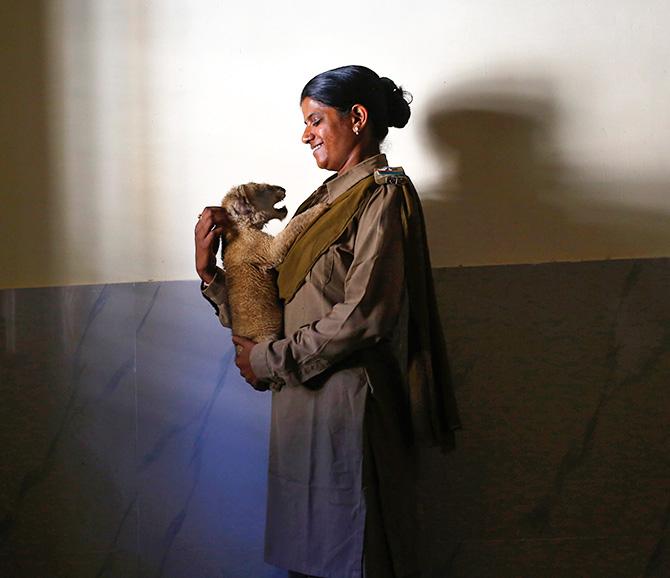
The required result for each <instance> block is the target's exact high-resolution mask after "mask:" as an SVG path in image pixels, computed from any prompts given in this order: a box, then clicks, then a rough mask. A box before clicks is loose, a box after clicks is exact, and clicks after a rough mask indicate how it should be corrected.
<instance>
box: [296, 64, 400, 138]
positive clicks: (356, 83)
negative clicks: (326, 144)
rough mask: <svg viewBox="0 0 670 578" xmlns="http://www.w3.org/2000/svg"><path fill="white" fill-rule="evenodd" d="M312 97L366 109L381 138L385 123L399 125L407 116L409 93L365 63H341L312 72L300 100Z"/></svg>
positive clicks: (337, 105) (341, 108)
mask: <svg viewBox="0 0 670 578" xmlns="http://www.w3.org/2000/svg"><path fill="white" fill-rule="evenodd" d="M305 98H312V99H314V100H317V101H319V102H320V103H322V104H325V105H326V106H332V107H333V108H336V109H337V110H339V111H340V112H342V113H347V112H349V111H350V110H351V107H352V106H354V105H355V104H362V105H363V106H364V107H365V108H367V109H368V114H369V118H370V122H371V124H372V130H373V131H374V134H375V136H376V137H377V138H378V139H379V140H380V141H382V140H384V138H385V137H386V135H387V134H388V132H389V127H390V126H394V127H397V128H402V127H404V126H405V125H406V124H407V121H408V120H409V115H410V110H409V103H410V102H412V95H411V94H409V93H408V92H405V91H404V90H403V89H402V88H401V87H399V86H396V84H395V82H393V81H392V80H391V79H390V78H386V77H381V78H380V77H379V75H378V74H377V73H376V72H374V71H373V70H370V69H369V68H366V67H365V66H357V65H351V66H341V67H340V68H333V69H332V70H327V71H326V72H322V73H321V74H318V75H316V76H315V77H314V78H312V80H310V81H309V82H308V83H307V84H306V85H305V88H303V89H302V94H301V95H300V102H302V101H303V100H304V99H305Z"/></svg>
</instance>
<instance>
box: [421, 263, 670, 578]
mask: <svg viewBox="0 0 670 578" xmlns="http://www.w3.org/2000/svg"><path fill="white" fill-rule="evenodd" d="M436 281H437V285H438V288H439V291H438V293H439V295H440V299H441V309H442V312H443V322H444V325H445V329H446V334H447V339H448V343H449V349H450V354H451V356H452V360H453V365H454V374H455V379H456V387H457V396H458V399H459V401H460V404H461V411H462V418H463V422H464V430H463V431H462V432H461V434H460V435H459V448H458V449H457V451H455V452H454V453H453V454H451V455H448V456H446V457H442V456H436V455H432V454H429V455H428V456H427V458H426V460H425V463H424V468H425V469H424V475H423V480H422V492H423V495H424V500H425V501H426V502H429V503H430V506H431V507H430V508H428V509H427V510H426V512H427V515H426V517H425V521H426V522H425V523H426V527H427V536H431V537H433V536H439V538H438V539H432V538H431V539H430V540H427V544H426V549H427V550H428V551H429V553H428V554H427V558H429V559H431V560H432V561H431V564H430V565H432V566H433V567H434V568H442V569H444V568H447V567H451V568H453V575H455V576H474V575H480V576H486V575H492V574H491V571H492V569H493V568H495V569H496V571H495V575H496V576H519V575H524V576H533V575H538V576H539V575H543V576H554V575H555V576H575V575H580V576H615V575H616V576H638V575H639V576H642V575H645V576H647V575H649V576H651V575H654V576H655V575H658V576H661V575H668V574H667V573H668V571H669V569H668V566H667V563H668V552H667V548H668V545H667V541H666V540H667V531H668V505H669V504H670V438H669V436H668V431H669V430H668V423H669V422H668V416H669V415H670V388H669V387H668V386H669V385H670V262H669V261H668V260H667V259H666V260H663V259H659V260H648V261H612V262H600V263H572V264H569V263H563V264H547V265H541V266H514V267H485V268H467V269H466V268H459V269H445V270H440V271H438V272H436ZM439 480H443V483H442V484H441V485H440V482H439ZM580 548H581V550H580V552H577V550H579V549H580ZM445 552H448V553H449V554H445ZM535 553H537V555H536V554H535ZM440 559H441V561H440ZM450 559H451V561H450V562H446V561H447V560H450ZM577 559H579V560H582V562H580V564H581V570H580V571H578V570H576V569H577V568H579V567H580V564H577V563H576V562H574V560H577ZM531 560H537V564H538V565H537V566H533V564H532V563H531ZM541 560H544V562H542V563H541ZM569 560H573V562H570V561H569ZM615 560H616V563H615V562H614V561H615ZM544 563H546V564H549V563H550V564H551V567H553V568H554V570H553V571H552V572H549V573H547V570H546V569H542V568H545V566H542V564H544ZM533 567H535V568H536V570H535V571H534V572H533V571H531V569H532V568H533ZM660 568H663V570H660ZM524 569H525V570H524ZM541 569H542V570H541ZM613 569H615V570H616V571H614V570H613ZM664 572H665V574H664ZM438 574H439V571H438Z"/></svg>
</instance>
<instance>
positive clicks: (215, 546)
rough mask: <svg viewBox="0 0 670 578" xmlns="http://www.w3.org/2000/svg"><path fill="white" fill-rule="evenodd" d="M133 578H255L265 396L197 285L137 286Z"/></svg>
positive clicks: (263, 573) (264, 570) (259, 568)
mask: <svg viewBox="0 0 670 578" xmlns="http://www.w3.org/2000/svg"><path fill="white" fill-rule="evenodd" d="M137 293H138V309H137V312H138V318H139V317H141V322H140V325H139V329H138V334H137V360H138V364H137V381H138V398H137V399H138V406H137V407H138V424H139V425H138V483H139V488H140V490H139V504H140V523H139V551H140V554H141V562H140V575H141V576H156V577H158V576H161V577H172V578H179V577H184V576H202V577H203V578H206V577H210V576H211V577H216V578H235V577H241V576H254V577H256V576H257V577H259V578H264V577H270V576H272V575H276V571H275V570H274V569H273V568H271V567H270V566H267V565H265V564H264V563H263V555H262V547H263V542H262V537H263V527H264V517H265V486H266V464H267V447H268V426H269V402H270V396H269V394H267V393H265V394H264V393H259V392H256V391H255V390H253V389H252V388H250V387H249V386H248V385H247V384H246V383H245V382H244V381H243V380H242V378H241V377H240V376H239V373H238V371H237V368H236V367H235V365H234V363H233V359H234V350H233V346H232V342H231V340H230V331H229V330H228V329H225V328H223V327H221V325H220V324H219V322H218V320H217V318H216V317H215V315H214V311H213V309H212V307H211V306H210V305H209V303H207V302H206V301H205V300H204V299H202V298H201V297H200V296H199V291H198V288H197V285H195V284H193V283H190V282H184V283H178V282H175V283H162V284H143V285H141V286H138V288H137Z"/></svg>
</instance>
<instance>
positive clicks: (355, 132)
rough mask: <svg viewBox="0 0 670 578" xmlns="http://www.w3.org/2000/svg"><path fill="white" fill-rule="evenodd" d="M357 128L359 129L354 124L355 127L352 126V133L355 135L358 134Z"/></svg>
mask: <svg viewBox="0 0 670 578" xmlns="http://www.w3.org/2000/svg"><path fill="white" fill-rule="evenodd" d="M358 130H359V128H358V127H357V126H355V127H354V134H356V135H357V134H358Z"/></svg>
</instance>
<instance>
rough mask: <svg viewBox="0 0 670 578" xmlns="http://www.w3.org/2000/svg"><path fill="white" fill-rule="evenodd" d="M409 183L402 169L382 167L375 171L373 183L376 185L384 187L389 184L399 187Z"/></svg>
mask: <svg viewBox="0 0 670 578" xmlns="http://www.w3.org/2000/svg"><path fill="white" fill-rule="evenodd" d="M407 181H409V179H408V177H407V175H406V174H405V171H403V170H402V167H383V168H381V169H377V170H376V171H375V183H377V184H378V185H385V184H387V183H391V184H393V185H401V184H403V183H406V182H407Z"/></svg>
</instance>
